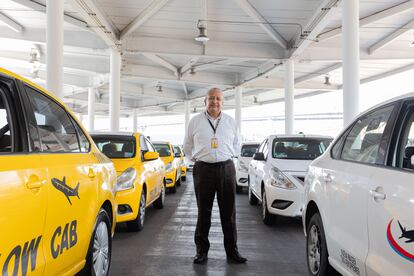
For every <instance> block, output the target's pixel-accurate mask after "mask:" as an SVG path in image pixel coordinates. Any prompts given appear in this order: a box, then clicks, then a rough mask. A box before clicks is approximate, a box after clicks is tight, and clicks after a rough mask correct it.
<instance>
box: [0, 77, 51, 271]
mask: <svg viewBox="0 0 414 276" xmlns="http://www.w3.org/2000/svg"><path fill="white" fill-rule="evenodd" d="M10 84H12V85H10ZM15 87H16V86H15V85H14V80H13V79H12V78H10V77H7V76H5V75H3V74H1V73H0V164H1V166H0V179H1V182H0V210H1V211H0V271H1V273H2V275H26V274H31V275H43V272H44V268H45V259H44V252H43V249H44V247H43V245H44V244H47V239H46V238H45V237H44V235H43V230H44V221H45V215H46V206H47V194H48V188H47V185H46V183H45V180H46V171H45V170H44V169H43V166H42V164H41V162H40V158H39V155H38V154H32V153H30V146H29V143H28V142H29V141H27V140H25V138H26V137H27V133H26V128H25V127H24V125H25V122H24V118H23V110H22V109H21V105H20V102H19V100H18V97H17V91H16V88H15ZM25 134H26V135H25Z"/></svg>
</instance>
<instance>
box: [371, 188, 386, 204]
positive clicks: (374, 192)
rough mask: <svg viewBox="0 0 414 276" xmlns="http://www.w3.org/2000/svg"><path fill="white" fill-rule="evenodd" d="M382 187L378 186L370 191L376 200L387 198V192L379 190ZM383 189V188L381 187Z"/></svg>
mask: <svg viewBox="0 0 414 276" xmlns="http://www.w3.org/2000/svg"><path fill="white" fill-rule="evenodd" d="M380 189H381V188H380V187H378V188H376V189H375V190H371V191H369V194H370V195H371V197H372V198H373V199H374V200H375V201H378V200H385V198H386V197H387V196H386V194H384V193H381V192H380V191H378V190H380ZM381 190H382V189H381Z"/></svg>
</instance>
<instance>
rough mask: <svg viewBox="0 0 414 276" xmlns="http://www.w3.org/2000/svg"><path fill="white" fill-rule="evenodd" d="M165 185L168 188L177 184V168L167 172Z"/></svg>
mask: <svg viewBox="0 0 414 276" xmlns="http://www.w3.org/2000/svg"><path fill="white" fill-rule="evenodd" d="M165 182H166V183H165V187H166V188H172V187H174V186H175V182H176V173H175V170H172V171H170V172H165Z"/></svg>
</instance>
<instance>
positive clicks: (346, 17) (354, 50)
mask: <svg viewBox="0 0 414 276" xmlns="http://www.w3.org/2000/svg"><path fill="white" fill-rule="evenodd" d="M342 5H343V12H342V29H343V35H342V56H343V70H342V72H343V73H342V74H343V88H342V91H343V92H342V93H343V109H344V110H343V112H344V121H343V123H344V126H345V125H347V124H348V123H350V122H351V120H352V119H353V118H354V117H355V116H356V115H357V114H358V112H359V0H347V1H343V2H342Z"/></svg>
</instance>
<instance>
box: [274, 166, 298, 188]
mask: <svg viewBox="0 0 414 276" xmlns="http://www.w3.org/2000/svg"><path fill="white" fill-rule="evenodd" d="M270 185H272V186H275V187H278V188H282V189H288V190H294V189H296V186H295V184H293V182H292V181H290V180H289V178H287V176H286V175H284V174H283V173H282V172H281V171H280V170H279V169H277V168H275V167H273V168H271V169H270Z"/></svg>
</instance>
